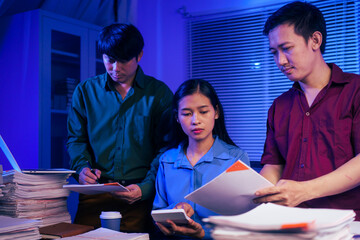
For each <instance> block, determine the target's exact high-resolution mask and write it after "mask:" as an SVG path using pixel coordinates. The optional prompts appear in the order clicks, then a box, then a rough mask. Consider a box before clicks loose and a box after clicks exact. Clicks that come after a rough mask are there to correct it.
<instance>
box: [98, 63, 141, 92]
mask: <svg viewBox="0 0 360 240" xmlns="http://www.w3.org/2000/svg"><path fill="white" fill-rule="evenodd" d="M100 77H101V78H102V79H101V81H102V87H104V88H105V89H106V90H114V89H113V87H112V86H111V84H110V81H112V79H111V78H110V76H109V74H107V72H106V73H104V74H102V75H100ZM135 85H136V86H138V87H139V88H142V89H144V88H145V74H144V72H143V70H142V69H141V67H140V66H138V68H137V69H136V75H135V79H134V83H133V86H135Z"/></svg>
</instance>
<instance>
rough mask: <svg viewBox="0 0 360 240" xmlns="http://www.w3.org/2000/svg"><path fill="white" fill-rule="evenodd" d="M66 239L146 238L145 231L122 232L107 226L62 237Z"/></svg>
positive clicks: (134, 239) (113, 239)
mask: <svg viewBox="0 0 360 240" xmlns="http://www.w3.org/2000/svg"><path fill="white" fill-rule="evenodd" d="M62 239H66V240H81V239H101V240H148V239H149V234H147V233H123V232H117V231H114V230H110V229H107V228H98V229H95V230H93V231H89V232H86V233H83V234H79V235H76V236H73V237H66V238H62Z"/></svg>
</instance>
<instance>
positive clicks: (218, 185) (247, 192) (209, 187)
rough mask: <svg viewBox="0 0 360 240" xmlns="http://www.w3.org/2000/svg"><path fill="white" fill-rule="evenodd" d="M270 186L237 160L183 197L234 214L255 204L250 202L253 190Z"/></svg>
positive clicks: (219, 212)
mask: <svg viewBox="0 0 360 240" xmlns="http://www.w3.org/2000/svg"><path fill="white" fill-rule="evenodd" d="M270 186H273V184H272V183H270V182H269V181H268V180H266V179H265V178H264V177H262V176H261V175H260V174H258V173H257V172H256V171H254V170H253V169H251V168H250V167H249V166H247V165H246V164H245V163H243V162H242V161H240V160H238V161H237V162H235V163H234V164H233V165H232V166H231V167H229V168H228V169H227V170H226V171H225V172H223V173H222V174H220V175H219V176H217V177H216V178H214V179H213V180H212V181H210V182H208V183H207V184H205V185H204V186H202V187H201V188H198V189H197V190H195V191H194V192H192V193H190V194H188V195H187V196H185V198H186V199H188V200H190V201H192V202H194V203H197V204H199V205H201V206H203V207H205V208H208V209H210V210H212V211H214V212H216V213H218V214H222V215H235V214H240V213H244V212H246V211H249V210H250V209H252V208H254V207H256V206H258V205H256V204H254V203H253V201H252V200H253V199H254V198H255V195H254V194H255V192H256V191H257V190H260V189H262V188H265V187H270Z"/></svg>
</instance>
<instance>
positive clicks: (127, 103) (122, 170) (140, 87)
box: [67, 66, 173, 199]
mask: <svg viewBox="0 0 360 240" xmlns="http://www.w3.org/2000/svg"><path fill="white" fill-rule="evenodd" d="M172 97H173V93H172V92H171V90H170V89H169V88H168V87H167V86H166V85H165V84H164V83H163V82H161V81H159V80H156V79H155V78H153V77H150V76H147V75H145V74H144V73H143V71H142V69H141V68H140V66H139V67H138V69H137V73H136V77H135V80H134V84H133V86H132V88H131V89H130V90H129V92H128V93H127V95H126V97H125V98H124V99H122V97H121V95H120V94H119V93H118V92H117V91H116V90H115V88H114V86H113V85H112V79H111V78H110V77H109V76H108V74H107V73H105V74H103V75H98V76H95V77H93V78H90V79H87V80H86V81H83V82H81V83H80V84H79V85H78V86H77V87H76V89H75V91H74V93H73V99H72V105H71V108H70V110H69V115H68V142H67V147H68V152H69V155H70V166H71V168H72V169H74V170H76V172H77V173H80V172H81V170H82V169H83V168H84V167H87V163H86V162H87V161H89V162H90V163H91V164H92V167H93V168H96V169H99V170H101V176H102V177H106V178H110V179H113V180H115V181H119V180H133V179H139V178H140V179H142V178H144V180H143V181H142V182H141V183H139V184H138V185H139V186H140V188H141V191H142V199H148V198H149V197H151V196H152V195H153V194H154V192H155V190H154V189H155V188H154V181H155V178H156V172H157V168H158V157H157V155H158V153H159V150H160V148H161V147H162V144H163V136H162V134H161V133H162V132H163V131H162V130H163V129H162V128H163V126H162V125H163V124H164V123H166V122H169V121H170V120H169V114H170V109H171V103H172Z"/></svg>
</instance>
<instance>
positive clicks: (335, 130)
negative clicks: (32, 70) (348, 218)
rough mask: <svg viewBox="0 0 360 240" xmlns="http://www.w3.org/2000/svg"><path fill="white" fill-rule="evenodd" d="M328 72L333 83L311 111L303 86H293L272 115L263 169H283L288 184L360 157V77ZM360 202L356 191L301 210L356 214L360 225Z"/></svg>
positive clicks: (308, 204)
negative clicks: (309, 209) (326, 209)
mask: <svg viewBox="0 0 360 240" xmlns="http://www.w3.org/2000/svg"><path fill="white" fill-rule="evenodd" d="M329 66H330V68H331V69H332V72H331V79H330V82H329V84H328V85H327V86H326V87H325V88H323V89H322V90H321V91H320V93H319V94H318V96H316V98H315V100H314V102H313V104H312V105H311V107H309V105H308V103H307V101H306V97H305V94H304V92H303V91H302V90H301V88H300V85H299V83H294V85H293V87H292V88H291V89H289V90H288V91H287V92H285V93H283V94H282V95H281V96H280V97H278V98H277V99H275V100H274V102H273V104H272V106H271V107H270V109H269V113H268V122H267V136H266V141H265V146H264V153H263V156H262V159H261V163H262V164H281V165H284V171H283V175H282V178H283V179H291V180H295V181H305V180H310V179H314V178H316V177H319V176H322V175H325V174H327V173H329V172H332V171H334V170H335V169H337V168H338V167H339V166H341V165H343V164H344V163H346V162H347V161H349V160H350V159H351V158H353V157H354V156H355V155H356V154H358V153H360V76H359V75H355V74H350V73H344V72H343V71H342V70H341V69H340V68H339V67H338V66H336V65H335V64H329ZM359 174H360V173H359ZM324 187H331V186H324ZM359 202H360V187H357V188H354V189H352V190H350V191H347V192H345V193H342V194H338V195H334V196H329V197H324V198H320V199H315V200H311V201H308V202H306V203H305V204H302V206H306V207H321V208H339V209H354V210H355V211H356V212H357V219H359V220H360V203H359Z"/></svg>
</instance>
